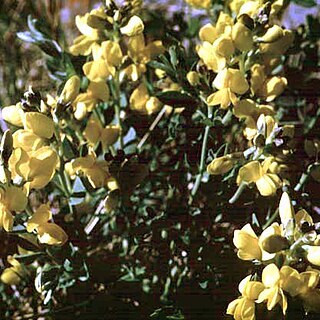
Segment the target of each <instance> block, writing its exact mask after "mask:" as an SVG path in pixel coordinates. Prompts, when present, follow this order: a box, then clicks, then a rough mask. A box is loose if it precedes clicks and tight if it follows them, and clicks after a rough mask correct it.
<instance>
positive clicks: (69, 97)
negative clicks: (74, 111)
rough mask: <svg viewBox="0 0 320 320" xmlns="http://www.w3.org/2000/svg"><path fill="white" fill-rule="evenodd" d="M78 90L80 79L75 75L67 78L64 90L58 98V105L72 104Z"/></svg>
mask: <svg viewBox="0 0 320 320" xmlns="http://www.w3.org/2000/svg"><path fill="white" fill-rule="evenodd" d="M79 90H80V78H79V77H78V76H77V75H74V76H72V77H71V78H69V79H68V80H67V82H66V83H65V85H64V88H63V90H62V92H61V94H60V97H59V101H60V103H63V104H67V103H72V102H73V101H74V100H75V99H76V97H77V95H78V94H79Z"/></svg>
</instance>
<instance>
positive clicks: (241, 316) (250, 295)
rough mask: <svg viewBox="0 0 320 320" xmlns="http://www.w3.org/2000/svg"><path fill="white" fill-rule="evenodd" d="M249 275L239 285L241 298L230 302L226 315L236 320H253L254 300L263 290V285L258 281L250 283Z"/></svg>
mask: <svg viewBox="0 0 320 320" xmlns="http://www.w3.org/2000/svg"><path fill="white" fill-rule="evenodd" d="M250 278H251V275H249V276H247V277H246V278H244V279H243V280H242V281H241V282H240V284H239V291H240V293H241V297H240V298H238V299H236V300H234V301H232V302H230V303H229V305H228V308H227V314H230V315H232V316H233V317H234V319H236V320H254V319H255V300H256V299H257V298H258V296H259V295H260V293H261V292H262V291H263V290H264V285H263V284H262V283H261V282H259V281H250Z"/></svg>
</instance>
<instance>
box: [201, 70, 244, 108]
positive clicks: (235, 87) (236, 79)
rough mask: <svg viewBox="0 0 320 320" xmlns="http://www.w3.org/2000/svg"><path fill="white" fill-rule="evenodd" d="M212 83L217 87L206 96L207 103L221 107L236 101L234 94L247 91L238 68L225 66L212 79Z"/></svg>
mask: <svg viewBox="0 0 320 320" xmlns="http://www.w3.org/2000/svg"><path fill="white" fill-rule="evenodd" d="M213 85H214V86H215V87H216V88H217V89H218V91H217V92H215V93H213V94H211V95H210V96H209V97H208V98H207V102H208V104H209V105H212V106H215V105H220V107H221V108H223V109H225V108H227V107H228V106H229V105H230V103H232V104H233V105H234V104H235V103H236V102H237V96H236V94H240V95H242V94H244V93H246V92H247V91H248V89H249V85H248V82H247V80H246V78H245V77H244V75H243V74H242V72H241V71H240V70H237V69H232V68H225V69H223V70H221V71H220V72H219V73H218V74H217V76H216V77H215V79H214V81H213Z"/></svg>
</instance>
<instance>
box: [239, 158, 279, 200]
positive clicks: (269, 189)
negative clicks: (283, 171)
mask: <svg viewBox="0 0 320 320" xmlns="http://www.w3.org/2000/svg"><path fill="white" fill-rule="evenodd" d="M273 161H274V159H273V157H269V158H266V159H265V160H264V161H263V162H262V164H261V163H260V162H259V161H251V162H249V163H247V164H245V165H244V166H243V167H242V168H240V170H239V173H238V177H237V183H238V184H240V183H241V182H242V181H243V182H246V183H252V182H253V183H255V184H256V186H257V188H258V190H259V192H260V194H261V195H262V196H271V195H273V194H275V193H276V191H277V189H278V188H279V187H280V186H281V180H280V178H279V177H278V176H277V175H276V174H274V173H268V170H269V167H270V166H271V164H272V162H273Z"/></svg>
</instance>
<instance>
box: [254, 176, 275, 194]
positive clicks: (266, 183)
mask: <svg viewBox="0 0 320 320" xmlns="http://www.w3.org/2000/svg"><path fill="white" fill-rule="evenodd" d="M274 176H275V177H278V176H277V175H274ZM256 185H257V188H258V190H259V192H260V194H261V195H262V196H264V197H268V196H271V195H273V194H275V193H276V191H277V188H278V184H276V183H275V182H274V180H273V179H272V178H271V174H264V175H263V176H261V177H260V178H259V179H258V180H257V181H256Z"/></svg>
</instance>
